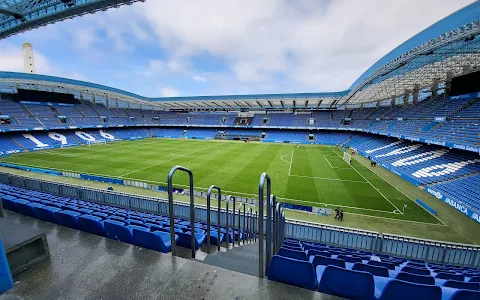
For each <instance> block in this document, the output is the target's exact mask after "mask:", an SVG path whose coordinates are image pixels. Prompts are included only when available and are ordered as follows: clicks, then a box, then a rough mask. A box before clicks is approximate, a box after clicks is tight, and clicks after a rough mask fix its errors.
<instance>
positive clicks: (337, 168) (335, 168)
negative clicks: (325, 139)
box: [323, 155, 353, 171]
mask: <svg viewBox="0 0 480 300" xmlns="http://www.w3.org/2000/svg"><path fill="white" fill-rule="evenodd" d="M323 157H325V160H326V161H327V163H328V164H329V165H330V168H332V169H334V170H349V171H353V170H352V169H351V168H339V167H334V166H332V164H331V163H330V161H329V160H328V158H327V157H337V156H333V155H324V156H323Z"/></svg>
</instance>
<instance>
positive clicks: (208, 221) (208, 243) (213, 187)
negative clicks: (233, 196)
mask: <svg viewBox="0 0 480 300" xmlns="http://www.w3.org/2000/svg"><path fill="white" fill-rule="evenodd" d="M213 189H216V190H217V191H218V224H217V225H218V230H217V231H218V235H217V244H218V251H220V206H221V204H222V202H221V201H222V191H221V189H220V188H219V187H218V186H216V185H212V186H210V188H209V189H208V192H207V252H208V253H210V198H211V196H212V190H213Z"/></svg>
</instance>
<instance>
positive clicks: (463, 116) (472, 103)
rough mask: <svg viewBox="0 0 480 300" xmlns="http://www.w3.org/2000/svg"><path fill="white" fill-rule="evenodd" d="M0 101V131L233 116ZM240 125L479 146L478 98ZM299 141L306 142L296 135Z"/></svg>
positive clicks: (281, 116) (206, 121) (258, 119)
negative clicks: (340, 131) (358, 132)
mask: <svg viewBox="0 0 480 300" xmlns="http://www.w3.org/2000/svg"><path fill="white" fill-rule="evenodd" d="M0 101H1V105H0V106H1V109H0V114H3V115H4V116H10V120H9V123H3V124H1V125H0V129H2V128H5V129H15V128H19V129H21V128H35V127H50V128H65V127H66V126H86V127H94V126H98V125H105V126H118V125H127V126H128V125H138V124H163V125H179V126H182V125H200V126H209V125H210V126H212V125H219V126H220V125H223V126H233V125H234V120H235V117H236V115H237V113H236V112H228V113H227V112H219V113H212V112H208V113H201V112H192V113H178V112H163V111H162V112H161V111H155V110H141V109H124V108H118V109H117V108H107V107H105V106H104V105H102V104H98V103H97V104H93V103H90V102H88V101H87V102H85V103H77V104H76V105H74V106H46V105H32V104H20V103H19V102H18V101H16V100H14V99H13V97H12V96H10V95H5V94H3V95H1V100H0ZM59 116H64V117H66V118H65V119H63V122H64V123H62V121H61V120H60V119H59V118H58V117H59ZM345 118H348V119H350V122H349V123H343V119H345ZM434 118H440V121H434ZM312 120H313V123H312ZM246 125H251V126H263V127H265V128H268V127H270V126H289V127H313V128H331V129H334V128H340V129H347V128H349V129H355V130H357V129H360V130H365V131H369V132H376V133H380V134H383V135H403V136H407V137H409V138H423V139H428V140H436V141H438V142H454V143H455V144H458V145H464V146H471V147H479V146H480V144H479V139H480V135H479V134H480V100H479V99H473V100H449V99H445V98H439V99H436V100H431V99H430V98H426V99H425V100H424V101H422V102H420V103H418V104H416V105H413V104H410V105H407V106H406V107H403V106H395V107H393V108H392V107H378V108H376V107H365V108H359V109H348V110H338V111H336V110H332V111H314V112H311V113H307V114H292V113H268V114H267V113H258V114H255V115H254V117H253V118H252V121H251V123H250V124H246ZM189 137H190V136H189ZM199 137H202V136H201V135H200V136H199ZM269 139H273V140H275V139H277V137H275V136H272V137H270V138H269ZM278 139H279V140H281V139H284V138H283V137H280V138H278ZM292 139H294V140H297V139H298V137H293V138H288V139H287V140H292ZM301 140H304V141H306V140H308V139H306V138H305V137H301Z"/></svg>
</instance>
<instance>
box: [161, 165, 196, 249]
mask: <svg viewBox="0 0 480 300" xmlns="http://www.w3.org/2000/svg"><path fill="white" fill-rule="evenodd" d="M177 170H179V171H183V172H186V173H187V174H188V177H189V179H190V234H191V235H192V236H191V238H190V242H191V247H192V258H195V244H196V240H195V199H194V196H193V173H192V171H190V169H187V168H185V167H182V166H175V167H173V168H172V169H171V170H170V172H169V173H168V215H169V217H170V239H171V243H172V255H173V256H175V255H176V254H177V253H176V250H177V249H176V243H175V215H174V213H173V209H174V206H173V175H174V174H175V172H176V171H177Z"/></svg>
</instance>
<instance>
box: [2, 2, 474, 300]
mask: <svg viewBox="0 0 480 300" xmlns="http://www.w3.org/2000/svg"><path fill="white" fill-rule="evenodd" d="M150 1H153V0H150ZM135 2H137V1H93V0H92V1H90V0H88V1H67V0H65V1H63V0H62V1H27V0H22V1H18V0H7V1H0V39H9V38H11V37H12V36H16V35H18V34H21V33H23V32H25V31H29V30H32V32H35V31H36V30H38V29H37V28H39V27H42V26H44V25H47V24H51V23H55V22H63V21H64V20H67V19H71V18H76V17H78V16H83V15H85V14H87V13H96V12H99V14H98V15H96V17H97V18H101V15H102V13H103V12H102V11H105V10H108V9H110V8H117V7H119V6H122V5H124V4H127V5H131V4H133V3H135ZM141 2H145V1H141ZM139 5H142V3H139ZM49 26H50V25H49ZM47 28H48V26H47ZM23 51H24V52H23V53H24V58H25V70H24V72H11V71H2V70H0V198H1V200H2V201H1V202H0V237H1V240H0V241H1V243H0V254H1V255H0V300H3V299H157V298H161V299H173V298H178V299H191V298H193V297H195V298H200V299H258V298H261V297H263V298H268V299H303V298H308V299H343V298H345V299H384V300H387V299H422V298H423V299H444V300H449V299H452V300H461V299H477V300H478V299H480V246H479V244H480V224H479V223H480V84H479V82H480V71H479V68H480V2H478V1H474V2H473V3H471V4H470V5H467V6H465V7H463V8H462V9H460V10H458V11H455V12H451V14H450V15H449V16H447V17H445V18H443V19H441V20H438V21H437V22H436V23H434V24H432V25H431V26H429V27H428V28H426V29H424V30H423V31H421V32H419V33H418V34H416V35H415V36H413V37H411V38H410V39H408V40H407V41H405V42H404V43H402V44H400V45H398V46H396V47H395V48H394V49H393V50H392V51H390V52H389V53H387V54H386V55H384V56H383V57H382V58H381V59H380V60H378V61H377V62H376V63H375V64H373V65H372V66H371V67H370V68H368V69H367V70H366V71H364V72H363V74H362V75H361V76H360V77H359V78H358V79H357V80H356V81H355V82H354V83H353V84H351V86H350V87H349V88H348V89H347V90H344V91H338V92H317V93H269V94H238V95H218V96H171V97H146V96H143V95H141V94H137V93H133V92H131V91H128V88H125V90H124V89H118V88H114V87H110V86H107V85H103V84H98V83H95V82H89V81H86V80H77V79H71V78H67V77H66V76H65V77H57V76H50V75H41V74H36V72H35V69H34V68H33V66H34V65H33V60H32V57H33V50H32V45H31V44H28V43H26V44H24V48H23ZM0 59H1V57H0ZM30 62H31V63H30ZM0 66H1V64H0Z"/></svg>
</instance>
